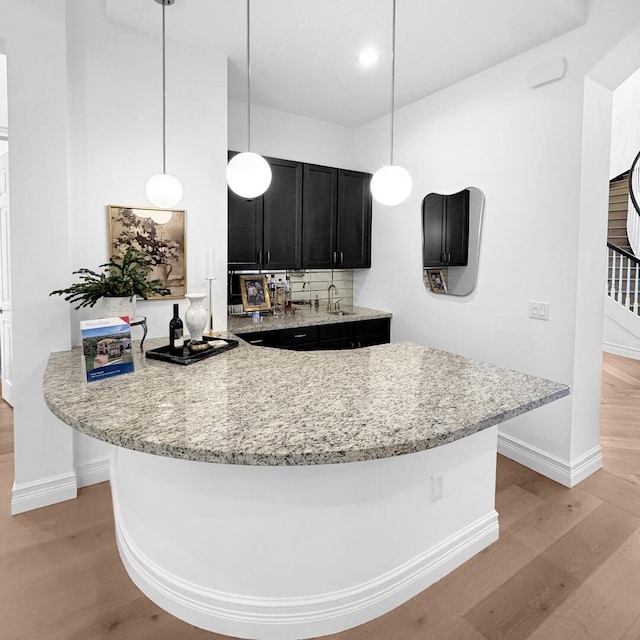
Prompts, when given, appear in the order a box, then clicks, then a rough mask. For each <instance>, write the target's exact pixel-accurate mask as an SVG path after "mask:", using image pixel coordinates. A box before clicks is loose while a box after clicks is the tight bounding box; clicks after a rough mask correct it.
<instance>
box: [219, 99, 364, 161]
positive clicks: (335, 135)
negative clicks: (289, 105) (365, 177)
mask: <svg viewBox="0 0 640 640" xmlns="http://www.w3.org/2000/svg"><path fill="white" fill-rule="evenodd" d="M228 113H229V149H232V150H234V151H246V149H247V103H246V102H238V101H237V100H229V109H228ZM354 133H355V132H354V130H353V129H350V128H348V127H343V126H340V125H337V124H333V123H331V122H322V121H320V120H314V119H312V118H304V117H302V116H298V115H295V114H293V113H285V112H284V111H276V110H275V109H266V108H264V107H258V106H255V105H252V107H251V150H252V151H255V152H256V153H261V154H263V155H266V156H271V157H273V158H282V159H285V160H297V161H298V162H308V163H311V164H320V165H325V166H329V167H340V168H341V169H353V170H357V169H358V168H359V167H358V166H357V164H356V161H355V157H354V153H353V151H354Z"/></svg>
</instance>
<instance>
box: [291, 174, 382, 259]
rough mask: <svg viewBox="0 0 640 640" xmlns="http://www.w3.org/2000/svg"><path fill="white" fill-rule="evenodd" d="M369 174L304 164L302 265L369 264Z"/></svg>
mask: <svg viewBox="0 0 640 640" xmlns="http://www.w3.org/2000/svg"><path fill="white" fill-rule="evenodd" d="M370 182H371V175H370V174H368V173H361V172H359V171H347V170H345V169H334V168H332V167H321V166H318V165H305V170H304V182H303V184H304V198H303V207H302V266H303V267H305V268H308V269H331V268H335V267H340V268H344V269H357V268H367V267H370V266H371V191H370V187H369V185H370Z"/></svg>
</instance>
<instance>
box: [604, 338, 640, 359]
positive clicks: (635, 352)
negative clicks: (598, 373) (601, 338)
mask: <svg viewBox="0 0 640 640" xmlns="http://www.w3.org/2000/svg"><path fill="white" fill-rule="evenodd" d="M602 349H603V350H604V351H606V352H607V353H613V354H614V355H616V356H624V357H625V358H633V359H634V360H640V349H638V348H636V347H628V346H625V345H622V344H615V343H614V342H606V341H605V342H603V343H602Z"/></svg>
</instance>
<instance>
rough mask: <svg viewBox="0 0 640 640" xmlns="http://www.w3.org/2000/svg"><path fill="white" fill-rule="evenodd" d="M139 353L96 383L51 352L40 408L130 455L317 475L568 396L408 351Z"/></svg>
mask: <svg viewBox="0 0 640 640" xmlns="http://www.w3.org/2000/svg"><path fill="white" fill-rule="evenodd" d="M148 342H149V343H150V344H149V345H148V346H149V347H150V348H153V347H157V346H160V345H161V344H162V342H163V341H162V340H158V339H156V340H149V341H148ZM135 351H136V356H135V357H136V362H135V366H136V371H135V373H133V374H128V375H123V376H119V377H116V378H111V379H106V380H101V381H97V382H91V383H85V382H84V377H83V372H82V355H81V350H80V348H78V347H77V348H74V349H72V350H70V351H61V352H55V353H52V354H51V356H50V358H49V362H48V364H47V368H46V371H45V375H44V397H45V401H46V403H47V406H48V407H49V409H51V411H52V412H53V413H54V414H55V415H56V416H58V417H59V418H60V419H61V420H62V421H63V422H66V423H67V424H68V425H70V426H72V427H73V428H75V429H77V430H78V431H81V432H83V433H86V434H88V435H90V436H93V437H95V438H98V439H100V440H105V441H106V442H110V443H112V444H115V445H118V446H121V447H125V448H128V449H134V450H137V451H144V452H147V453H152V454H158V455H164V456H170V457H173V458H184V459H188V460H200V461H204V462H218V463H227V464H246V465H312V464H328V463H339V462H353V461H358V460H370V459H376V458H386V457H391V456H398V455H401V454H405V453H412V452H416V451H421V450H424V449H429V448H432V447H437V446H439V445H442V444H445V443H448V442H452V441H454V440H458V439H459V438H463V437H464V436H467V435H470V434H472V433H475V432H477V431H480V430H482V429H485V428H487V427H490V426H492V425H495V424H498V423H500V422H503V421H504V420H508V419H509V418H511V417H513V416H516V415H518V414H521V413H524V412H526V411H530V410H531V409H534V408H535V407H538V406H540V405H543V404H546V403H549V402H552V401H554V400H557V399H558V398H561V397H563V396H566V395H568V394H569V388H568V387H567V386H565V385H563V384H559V383H557V382H552V381H549V380H545V379H543V378H537V377H533V376H529V375H526V374H524V373H519V372H517V371H510V370H506V369H500V368H498V367H495V366H492V365H489V364H486V363H483V362H477V361H473V360H468V359H466V358H463V357H461V356H457V355H454V354H451V353H448V352H446V351H439V350H437V349H430V348H426V347H422V346H419V345H417V344H412V343H407V342H403V343H392V344H384V345H378V346H373V347H367V348H364V349H355V350H345V351H305V352H302V351H286V350H277V349H264V348H261V347H254V346H251V345H249V344H247V343H246V342H244V341H242V340H241V341H240V343H239V346H238V347H237V348H235V349H232V350H230V351H226V352H224V353H221V354H219V355H216V356H213V357H211V358H208V359H206V360H203V361H200V362H198V363H196V364H193V365H190V366H186V367H185V366H181V365H174V364H171V363H166V362H161V361H157V360H148V359H145V358H143V357H142V356H141V355H140V354H139V350H138V349H136V350H135Z"/></svg>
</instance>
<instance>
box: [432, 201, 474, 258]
mask: <svg viewBox="0 0 640 640" xmlns="http://www.w3.org/2000/svg"><path fill="white" fill-rule="evenodd" d="M422 233H423V237H422V258H423V266H425V267H447V266H448V267H457V266H465V265H466V264H467V262H468V258H469V190H468V189H465V190H463V191H460V192H459V193H454V194H453V195H448V196H443V195H440V194H437V193H430V194H429V195H428V196H426V197H425V199H424V200H423V202H422Z"/></svg>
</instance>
